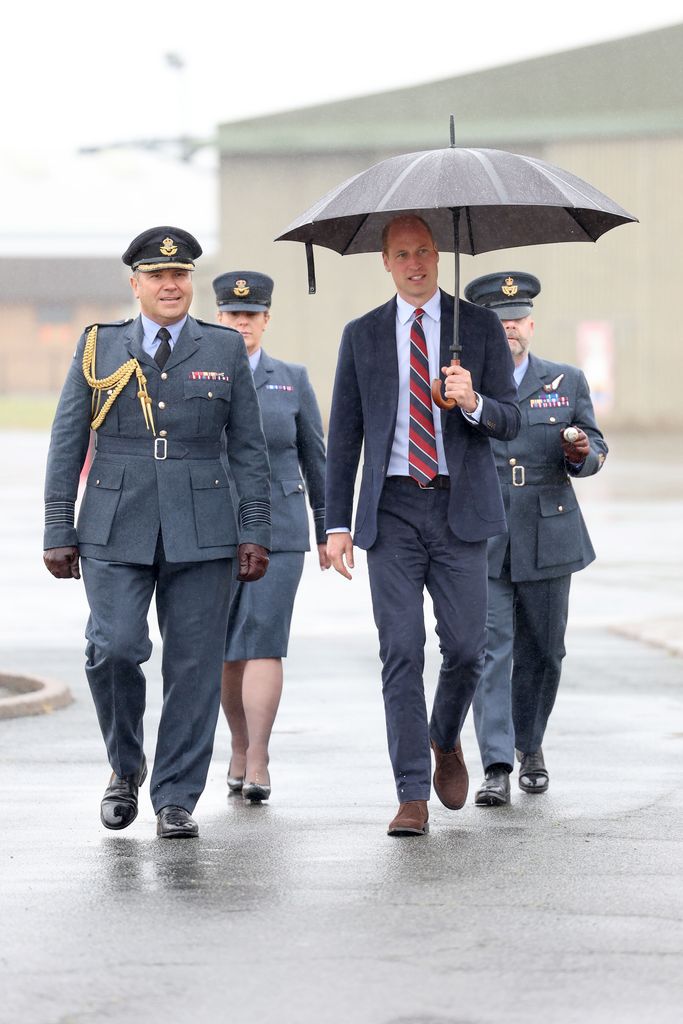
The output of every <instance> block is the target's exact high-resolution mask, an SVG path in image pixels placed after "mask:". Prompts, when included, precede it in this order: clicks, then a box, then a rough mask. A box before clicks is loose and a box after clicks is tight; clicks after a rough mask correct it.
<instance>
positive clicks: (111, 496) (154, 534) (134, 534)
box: [44, 316, 271, 565]
mask: <svg viewBox="0 0 683 1024" xmlns="http://www.w3.org/2000/svg"><path fill="white" fill-rule="evenodd" d="M85 337H86V332H84V333H83V335H82V336H81V339H80V341H79V343H78V346H77V348H76V352H75V354H74V359H73V362H72V365H71V367H70V369H69V372H68V375H67V379H66V382H65V385H64V388H63V390H62V394H61V397H60V400H59V405H58V408H57V413H56V416H55V420H54V424H53V428H52V438H51V443H50V450H49V454H48V462H47V475H46V482H45V503H46V526H45V535H44V547H45V548H54V547H66V546H71V545H77V546H78V548H79V550H80V553H81V555H84V556H86V557H90V558H99V559H104V560H107V561H117V562H118V561H120V562H129V563H137V564H143V565H151V564H152V563H153V562H154V557H155V551H156V547H157V540H158V536H159V530H160V529H161V533H162V538H163V545H164V553H165V557H166V560H167V561H169V562H199V561H206V560H210V559H218V558H231V557H232V556H233V555H234V554H235V552H236V548H237V545H238V543H243V542H252V543H256V544H261V545H263V546H264V547H266V548H269V547H270V540H271V535H270V473H269V463H268V456H267V450H266V444H265V438H264V436H263V431H262V427H261V416H260V410H259V405H258V399H257V397H256V391H255V389H254V383H253V379H252V373H251V369H250V367H249V361H248V359H247V354H246V351H245V347H244V341H243V339H242V336H241V335H240V334H239V333H238V332H237V331H233V330H231V329H229V328H225V327H221V326H219V325H217V324H208V323H204V322H203V321H201V320H196V319H194V318H192V317H190V316H188V318H187V320H186V322H185V324H184V326H183V329H182V331H181V332H180V335H179V337H178V340H177V342H176V344H175V346H174V348H173V351H172V352H171V355H170V357H169V359H168V362H167V363H166V365H165V366H164V368H163V370H160V369H159V367H158V366H157V364H156V363H155V362H154V360H153V359H152V357H151V356H149V355H148V354H147V353H146V352H145V351H144V350H143V348H142V340H143V330H142V323H141V321H140V318H139V317H138V318H137V319H136V320H134V321H125V322H123V323H117V324H103V325H100V327H99V329H98V336H97V356H96V360H97V361H96V374H95V375H96V377H97V378H98V379H102V378H105V377H107V376H108V375H110V374H111V373H113V372H114V371H115V370H116V369H118V367H120V366H121V365H122V364H123V363H125V362H126V361H127V360H129V359H130V358H131V357H135V358H136V359H137V360H138V362H139V363H140V365H141V368H142V370H143V372H144V374H145V376H146V378H147V389H148V392H149V395H150V397H151V399H152V413H153V416H154V424H155V428H156V438H155V437H154V436H153V435H152V433H151V431H149V430H147V429H146V426H145V421H144V417H143V412H142V407H141V405H140V401H139V398H138V382H137V378H136V376H135V374H133V376H132V377H131V380H130V381H129V383H128V384H127V385H126V387H125V388H124V390H123V391H122V393H121V394H120V395H119V397H118V398H117V399H116V401H115V402H114V404H113V406H112V408H111V409H110V410H109V413H108V414H107V417H106V419H105V420H104V422H103V423H102V425H101V426H100V427H99V429H98V431H97V451H96V454H95V458H94V460H93V463H92V467H91V469H90V472H89V474H88V480H87V484H86V487H85V493H84V495H83V500H82V503H81V508H80V513H79V517H78V524H77V526H74V505H75V501H76V497H77V493H78V483H79V474H80V471H81V467H82V466H83V463H84V460H85V457H86V452H87V448H88V441H89V434H90V422H91V416H92V413H91V400H92V391H91V388H90V387H89V386H88V384H87V382H86V380H85V377H84V375H83V369H82V360H83V350H84V346H85ZM106 397H107V394H106V392H103V393H102V400H103V401H104V400H105V399H106ZM224 432H225V435H224ZM223 435H224V436H225V442H224V443H225V445H226V449H227V453H228V456H229V459H230V465H231V467H232V473H233V477H234V482H235V487H236V491H237V494H238V495H239V508H238V517H239V526H238V524H237V521H236V516H235V509H234V508H233V502H232V499H231V492H230V486H229V481H228V477H227V474H226V472H225V469H224V466H223V464H222V462H221V458H220V456H221V440H222V438H223ZM155 453H156V457H154V456H155ZM141 456H143V457H141ZM144 456H146V457H144Z"/></svg>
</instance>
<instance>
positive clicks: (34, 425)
mask: <svg viewBox="0 0 683 1024" xmlns="http://www.w3.org/2000/svg"><path fill="white" fill-rule="evenodd" d="M58 399H59V395H0V430H41V431H42V430H48V429H49V428H50V427H51V426H52V420H53V419H54V415H55V409H56V408H57V401H58Z"/></svg>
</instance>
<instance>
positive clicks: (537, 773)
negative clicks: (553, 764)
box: [517, 747, 550, 793]
mask: <svg viewBox="0 0 683 1024" xmlns="http://www.w3.org/2000/svg"><path fill="white" fill-rule="evenodd" d="M517 757H518V758H519V760H520V765H519V788H520V789H523V790H524V792H525V793H545V791H546V789H547V788H548V786H549V785H550V776H549V775H548V770H547V768H546V766H545V761H544V760H543V749H542V748H541V747H539V748H538V750H535V751H534V752H533V753H532V754H524V753H522V752H521V751H519V750H518V751H517Z"/></svg>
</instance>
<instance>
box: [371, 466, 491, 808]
mask: <svg viewBox="0 0 683 1024" xmlns="http://www.w3.org/2000/svg"><path fill="white" fill-rule="evenodd" d="M448 499H449V492H448V491H447V490H428V489H425V490H423V489H421V488H420V487H418V486H417V484H415V483H413V482H412V481H410V480H409V479H408V478H406V477H389V478H388V479H387V481H386V483H385V486H384V490H383V492H382V496H381V498H380V502H379V510H378V518H377V525H378V533H377V540H376V542H375V543H374V544H373V546H372V547H371V548H370V549H369V550H368V555H367V558H368V573H369V578H370V589H371V594H372V606H373V614H374V618H375V623H376V625H377V630H378V633H379V641H380V658H381V661H382V693H383V696H384V711H385V717H386V727H387V740H388V745H389V756H390V759H391V764H392V768H393V772H394V778H395V781H396V791H397V793H398V798H399V801H400V802H401V803H404V802H406V801H408V800H428V799H429V795H430V788H431V752H430V747H429V740H430V738H431V739H433V740H434V742H435V743H436V744H437V745H438V746H439V747H441V748H442V749H443V750H452V749H453V748H454V746H455V744H456V742H457V740H458V737H459V735H460V730H461V728H462V725H463V723H464V721H465V718H466V717H467V712H468V710H469V707H470V703H471V700H472V695H473V694H474V691H475V689H476V686H477V683H478V681H479V676H480V674H481V670H482V667H483V664H484V642H485V624H486V541H476V542H474V543H468V542H467V541H462V540H460V539H459V538H458V537H456V536H455V534H453V533H452V531H451V530H450V528H449V526H448ZM425 587H426V588H427V591H428V592H429V594H430V596H431V598H432V601H433V605H434V615H435V617H436V632H437V636H438V637H439V648H440V650H441V654H442V659H443V660H442V664H441V670H440V672H439V678H438V683H437V687H436V693H435V696H434V703H433V707H432V714H431V720H430V721H429V724H428V721H427V708H426V701H425V692H424V682H423V671H424V646H425V639H426V635H425V623H424V588H425Z"/></svg>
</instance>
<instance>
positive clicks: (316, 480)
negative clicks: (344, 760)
mask: <svg viewBox="0 0 683 1024" xmlns="http://www.w3.org/2000/svg"><path fill="white" fill-rule="evenodd" d="M213 288H214V292H215V293H216V301H217V304H218V321H219V322H220V323H222V324H224V325H225V326H226V327H232V328H234V329H235V330H237V331H239V332H240V333H241V334H242V336H243V338H244V342H245V345H246V347H247V354H248V356H249V362H250V364H251V369H252V373H253V374H254V385H255V387H256V394H257V395H258V399H259V404H260V406H261V415H262V417H263V430H264V433H265V436H266V442H267V445H268V456H269V458H270V477H271V490H272V516H273V539H272V548H271V552H270V565H269V567H268V572H267V573H266V575H265V576H264V577H263V578H262V579H261V580H259V581H258V582H257V583H249V584H248V585H247V586H245V585H243V584H242V583H238V582H237V581H236V580H234V579H233V583H232V592H231V599H230V613H229V618H228V632H227V643H226V649H225V660H224V665H223V680H222V687H221V704H222V706H223V711H224V712H225V717H226V719H227V721H228V726H229V728H230V736H231V740H232V753H231V759H230V765H229V767H228V787H229V788H230V790H231V792H234V793H239V792H241V793H242V795H243V797H244V798H245V799H247V800H251V801H252V802H260V801H262V800H267V799H268V797H269V796H270V775H269V772H268V760H269V757H268V742H269V740H270V734H271V731H272V728H273V722H274V721H275V716H276V714H277V709H278V705H279V703H280V696H281V694H282V678H283V673H282V659H283V658H284V657H286V655H287V644H288V641H289V628H290V623H291V618H292V609H293V607H294V598H295V597H296V591H297V588H298V586H299V580H300V579H301V573H302V570H303V564H304V552H305V551H309V550H310V543H309V527H308V514H307V511H306V501H305V496H304V495H305V491H308V497H309V501H310V504H311V508H312V510H313V519H314V523H315V533H316V544H317V548H318V560H319V562H320V568H321V569H328V568H329V566H330V562H329V559H328V557H327V553H326V549H325V543H326V536H325V529H324V520H325V445H324V441H323V428H322V420H321V417H320V410H319V408H318V403H317V401H316V397H315V394H314V393H313V388H312V387H311V384H310V381H309V379H308V374H307V372H306V368H305V367H303V366H298V365H296V364H295V363H285V362H283V361H282V360H280V359H273V358H272V356H269V355H268V354H267V353H266V352H265V351H264V349H262V348H261V338H262V336H263V333H264V331H265V330H266V327H267V326H268V322H269V320H270V304H271V299H272V293H273V281H272V279H271V278H270V277H268V276H267V275H266V274H260V273H256V272H254V271H249V270H240V271H230V272H229V273H226V274H221V275H220V276H219V277H217V278H216V279H215V280H214V282H213ZM302 477H303V479H302Z"/></svg>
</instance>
